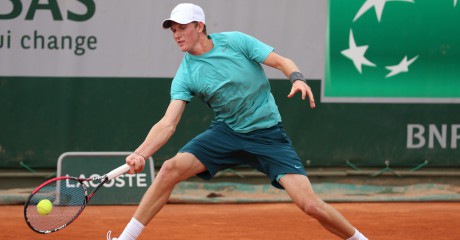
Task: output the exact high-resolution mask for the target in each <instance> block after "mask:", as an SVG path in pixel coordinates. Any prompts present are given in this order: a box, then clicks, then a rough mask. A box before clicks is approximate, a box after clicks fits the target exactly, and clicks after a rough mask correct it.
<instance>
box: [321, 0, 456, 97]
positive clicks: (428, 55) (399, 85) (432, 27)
mask: <svg viewBox="0 0 460 240" xmlns="http://www.w3.org/2000/svg"><path fill="white" fill-rule="evenodd" d="M328 20H329V22H328V37H327V40H328V42H327V47H326V52H327V57H326V59H327V60H326V76H325V81H324V82H323V88H322V95H323V99H322V100H323V101H325V102H368V103H375V102H388V103H460V6H457V1H456V0H439V1H431V0H394V1H389V0H349V1H343V0H330V1H329V19H328Z"/></svg>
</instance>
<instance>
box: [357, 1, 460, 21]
mask: <svg viewBox="0 0 460 240" xmlns="http://www.w3.org/2000/svg"><path fill="white" fill-rule="evenodd" d="M391 1H392V2H412V3H413V2H414V0H366V2H365V3H364V4H363V6H361V8H360V9H359V11H358V13H356V16H355V18H354V19H353V22H355V21H356V20H358V19H359V18H360V17H361V16H362V15H363V14H364V13H365V12H367V10H369V9H370V8H372V7H374V9H375V13H376V14H377V20H378V21H379V22H380V19H381V18H382V13H383V8H384V7H385V4H386V3H387V2H391ZM454 1H457V0H454Z"/></svg>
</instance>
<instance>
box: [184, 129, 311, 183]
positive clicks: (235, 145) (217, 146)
mask: <svg viewBox="0 0 460 240" xmlns="http://www.w3.org/2000/svg"><path fill="white" fill-rule="evenodd" d="M179 152H182V153H183V152H187V153H191V154H193V155H194V156H195V157H196V158H198V160H199V161H200V162H202V163H203V164H204V166H205V167H206V168H207V170H206V171H204V172H202V173H200V174H198V176H199V177H201V178H203V179H205V180H209V179H211V178H212V177H213V176H214V175H215V174H216V173H217V172H218V171H220V170H223V169H227V168H232V167H235V166H239V165H249V166H251V167H253V168H255V169H257V170H258V171H260V172H262V173H265V174H266V175H267V176H268V177H269V178H270V181H271V184H272V185H273V186H274V187H276V188H280V189H283V187H282V186H281V184H279V182H278V180H279V179H277V178H281V177H282V176H283V175H285V174H301V175H305V176H306V175H307V173H306V171H305V168H304V166H303V164H302V162H301V161H300V158H299V156H298V155H297V153H296V151H295V150H294V148H293V146H292V142H291V140H290V138H289V137H288V136H287V134H286V132H285V130H284V128H283V126H282V124H281V123H280V124H278V125H276V126H273V127H271V128H267V129H261V130H255V131H252V132H249V133H238V132H235V131H233V130H232V129H231V128H230V127H229V126H227V124H225V123H223V122H213V123H212V124H211V126H210V127H209V128H208V129H207V130H206V131H205V132H203V133H202V134H200V135H198V136H196V137H195V138H193V139H192V140H191V141H190V142H188V143H187V144H186V145H185V146H184V147H183V148H182V149H181V150H179Z"/></svg>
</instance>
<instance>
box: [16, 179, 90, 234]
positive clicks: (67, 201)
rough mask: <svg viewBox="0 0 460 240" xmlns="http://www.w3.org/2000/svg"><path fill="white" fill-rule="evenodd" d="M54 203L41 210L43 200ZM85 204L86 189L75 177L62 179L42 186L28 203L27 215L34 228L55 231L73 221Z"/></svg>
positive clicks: (30, 224)
mask: <svg viewBox="0 0 460 240" xmlns="http://www.w3.org/2000/svg"><path fill="white" fill-rule="evenodd" d="M46 199H47V200H49V201H51V203H52V208H51V209H45V210H42V211H40V212H39V210H38V204H39V203H40V201H42V200H46ZM84 206H85V189H84V187H83V186H82V185H81V184H80V183H79V182H78V181H77V180H76V179H73V178H68V179H60V180H57V181H53V182H50V183H48V184H46V185H44V186H42V187H41V188H40V189H39V190H38V191H36V192H35V193H34V194H33V195H32V196H31V197H30V199H29V201H28V202H27V203H26V208H25V217H26V220H27V222H28V224H29V226H31V227H32V228H33V229H34V230H36V231H38V232H42V233H47V232H53V231H56V230H59V229H60V228H62V227H64V226H66V225H67V224H69V223H70V222H72V221H73V220H74V219H75V218H76V217H77V216H78V215H79V214H80V212H81V210H82V209H83V207H84Z"/></svg>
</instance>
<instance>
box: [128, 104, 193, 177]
mask: <svg viewBox="0 0 460 240" xmlns="http://www.w3.org/2000/svg"><path fill="white" fill-rule="evenodd" d="M186 105H187V102H186V101H182V100H172V101H171V102H170V104H169V106H168V109H167V110H166V113H165V115H164V116H163V118H162V119H161V120H160V121H158V122H157V123H156V124H155V125H153V127H152V128H151V129H150V132H149V133H148V135H147V137H146V138H145V140H144V142H142V144H141V145H140V146H139V147H138V148H137V149H136V150H135V151H134V153H133V154H131V155H129V156H128V157H127V158H126V163H127V164H128V165H130V166H131V169H130V170H129V173H137V172H140V171H142V170H144V165H145V160H146V159H147V158H148V157H149V156H151V155H153V154H154V153H155V152H156V151H158V150H159V149H160V148H161V147H162V146H163V145H165V144H166V143H167V142H168V140H169V138H171V136H172V135H173V134H174V132H175V130H176V127H177V124H179V121H180V119H181V117H182V114H183V113H184V110H185V106H186Z"/></svg>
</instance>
